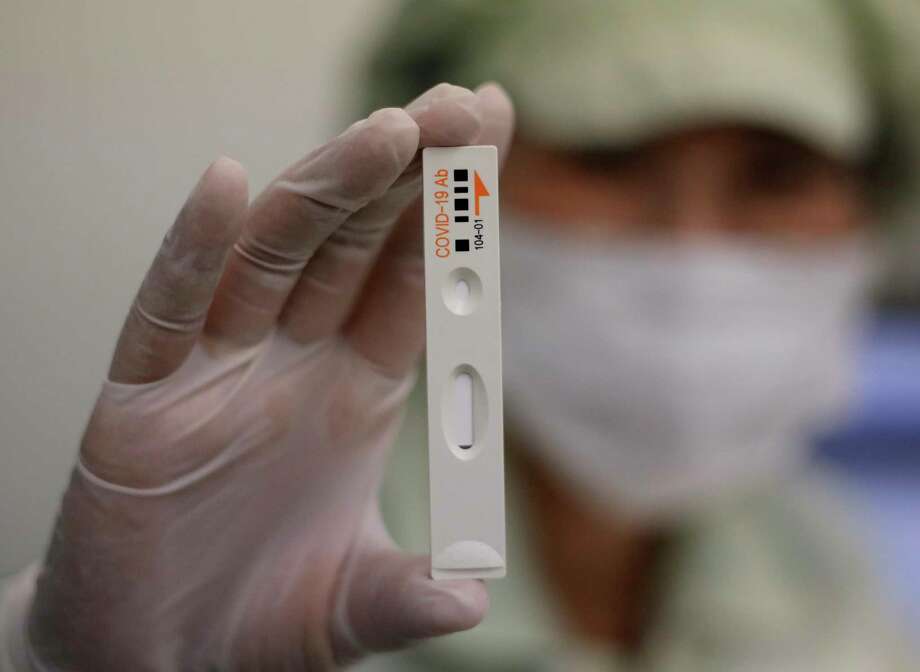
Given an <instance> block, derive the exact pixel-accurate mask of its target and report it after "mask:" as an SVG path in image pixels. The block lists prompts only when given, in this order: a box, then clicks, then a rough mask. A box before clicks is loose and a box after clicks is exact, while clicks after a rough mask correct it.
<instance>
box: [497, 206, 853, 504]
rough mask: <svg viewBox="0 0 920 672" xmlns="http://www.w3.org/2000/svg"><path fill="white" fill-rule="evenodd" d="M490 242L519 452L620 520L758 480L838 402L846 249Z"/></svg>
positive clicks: (788, 458)
mask: <svg viewBox="0 0 920 672" xmlns="http://www.w3.org/2000/svg"><path fill="white" fill-rule="evenodd" d="M538 231H539V230H538V229H536V228H535V227H533V226H527V225H524V224H522V223H517V224H516V225H515V224H513V223H512V224H511V225H509V226H506V227H505V229H504V231H503V234H502V236H503V240H502V274H503V281H502V282H503V306H504V316H505V319H504V334H505V370H504V376H505V388H506V403H507V405H508V409H509V415H510V417H511V418H512V419H513V420H515V421H516V422H517V423H518V424H519V425H520V427H521V429H522V431H523V432H525V436H524V437H523V438H524V441H525V443H526V444H527V445H528V447H530V448H532V449H533V450H535V451H538V452H539V454H540V455H541V456H542V457H543V459H544V460H545V462H546V463H547V464H548V466H550V468H552V469H554V470H555V471H556V472H557V473H558V474H559V475H560V476H562V477H564V478H566V479H568V480H569V481H570V483H571V485H572V486H573V487H574V488H575V490H576V491H577V492H580V493H583V494H584V495H585V496H586V499H587V500H588V501H591V502H594V503H598V504H601V505H603V506H604V507H607V508H609V509H610V510H612V511H614V512H616V513H617V514H618V515H621V516H624V515H625V516H629V517H644V518H648V517H660V516H667V517H670V516H673V515H674V514H677V513H680V512H687V511H689V510H691V509H695V508H697V507H698V506H699V505H701V504H703V503H705V502H707V501H709V500H711V499H712V498H714V497H719V496H724V495H725V494H727V493H729V492H731V491H734V490H740V489H744V488H750V487H751V486H752V485H753V484H754V483H755V481H757V480H763V479H769V478H775V477H776V476H777V475H778V474H780V473H783V472H785V471H786V470H788V469H789V468H790V467H791V466H793V465H795V464H796V463H798V462H799V461H800V460H801V459H802V457H803V456H804V453H805V447H806V443H807V439H806V437H807V436H808V434H809V432H810V431H811V430H814V429H816V428H817V427H818V425H819V424H820V423H822V422H826V421H828V420H829V419H830V418H831V417H832V416H834V415H835V414H836V412H839V411H840V410H841V409H842V406H843V404H844V402H845V401H846V397H847V395H846V392H847V391H848V389H849V374H850V368H851V366H852V363H853V347H854V345H855V344H854V341H855V337H856V336H857V335H858V333H859V329H858V327H859V325H860V323H861V319H860V318H861V317H862V314H863V309H864V307H865V305H866V303H867V302H866V300H865V293H866V289H867V286H868V285H869V279H870V277H871V273H870V266H871V264H870V263H869V260H870V255H869V253H868V248H867V246H866V245H864V244H856V243H854V244H850V245H848V246H841V247H839V248H835V249H834V250H832V251H826V252H811V253H807V252H793V251H780V250H768V249H765V248H763V247H758V246H755V245H753V244H751V245H745V244H743V243H738V242H733V243H728V242H707V243H705V244H691V245H679V246H678V245H671V246H669V245H667V244H665V243H657V244H655V243H645V244H643V243H633V244H629V245H625V246H624V245H621V246H616V247H614V246H612V245H610V244H607V243H593V244H592V243H581V244H574V243H571V242H563V241H560V240H558V239H553V238H550V237H548V236H544V235H543V234H540V233H539V232H538Z"/></svg>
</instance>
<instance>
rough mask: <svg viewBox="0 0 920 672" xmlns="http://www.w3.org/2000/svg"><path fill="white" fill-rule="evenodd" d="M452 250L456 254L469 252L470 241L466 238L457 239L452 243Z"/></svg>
mask: <svg viewBox="0 0 920 672" xmlns="http://www.w3.org/2000/svg"><path fill="white" fill-rule="evenodd" d="M454 250H456V251H457V252H469V251H470V241H469V240H468V239H467V238H457V240H455V241H454Z"/></svg>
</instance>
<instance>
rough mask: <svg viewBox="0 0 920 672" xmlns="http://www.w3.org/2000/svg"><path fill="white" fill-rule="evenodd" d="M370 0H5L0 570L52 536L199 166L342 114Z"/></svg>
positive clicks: (280, 158)
mask: <svg viewBox="0 0 920 672" xmlns="http://www.w3.org/2000/svg"><path fill="white" fill-rule="evenodd" d="M390 8H391V4H390V3H389V2H383V1H381V0H323V1H319V0H314V1H312V2H311V1H308V0H302V1H300V2H297V1H295V0H278V1H276V0H272V1H271V2H264V3H263V2H252V1H250V2H246V1H245V0H232V1H227V0H157V1H156V2H135V1H133V0H131V1H128V2H125V1H124V0H94V1H91V2H82V1H81V2H77V1H67V2H64V1H61V0H4V2H3V3H2V9H0V234H2V237H0V576H2V575H3V574H5V573H8V572H11V571H14V570H15V569H17V568H19V567H21V566H22V565H24V564H25V563H27V562H28V561H30V560H31V559H33V558H35V557H37V556H38V555H39V554H40V553H41V552H42V549H43V547H44V545H45V542H46V538H47V536H48V533H49V529H50V525H51V523H52V518H53V515H54V511H55V509H56V507H57V502H58V498H59V497H60V493H61V490H62V488H63V486H64V483H65V480H66V478H67V475H68V472H69V469H70V465H71V464H72V461H73V459H74V456H75V451H76V449H77V445H78V441H79V438H80V434H81V431H82V428H83V424H84V422H85V420H86V417H87V415H88V413H89V411H90V409H91V406H92V402H93V399H94V397H95V395H96V392H97V389H98V385H99V382H100V380H101V378H102V376H103V375H104V373H105V371H106V367H107V363H108V358H109V354H110V352H111V348H112V345H113V342H114V338H115V336H116V334H117V331H118V329H119V327H120V325H121V320H122V317H123V314H124V311H125V310H126V308H127V306H128V305H129V303H130V300H131V297H132V295H133V293H134V290H135V288H136V287H137V285H138V283H139V281H140V279H141V277H142V275H143V273H144V271H145V270H146V267H147V264H148V262H149V260H150V259H151V257H152V255H153V254H154V252H155V251H156V248H157V247H158V245H159V241H160V239H161V238H162V236H163V234H164V233H165V232H166V229H167V228H168V226H169V225H170V223H171V221H172V218H173V217H174V215H175V213H176V212H177V210H178V208H179V206H180V205H181V203H182V201H183V200H184V198H185V194H186V192H187V191H188V190H189V189H190V188H191V186H192V185H193V184H194V182H195V180H196V178H197V176H198V174H199V173H200V172H201V171H202V170H203V169H204V168H205V166H206V165H207V164H208V163H209V162H210V161H211V160H212V159H213V158H214V157H216V156H217V155H219V154H227V155H229V156H232V157H234V158H236V159H237V160H239V161H242V162H243V163H244V164H245V165H246V166H247V167H248V168H249V171H250V178H251V181H252V187H253V191H254V192H255V191H257V190H258V189H259V188H261V187H262V186H263V185H264V184H265V183H266V182H267V181H268V180H269V179H270V178H271V177H272V175H273V174H274V173H275V172H277V171H278V170H279V169H281V168H283V167H284V166H285V165H286V164H287V163H289V162H290V161H292V160H294V159H295V158H297V157H298V156H299V155H300V154H302V153H303V152H305V151H306V150H308V149H310V148H311V147H313V146H314V145H316V144H317V143H319V142H320V141H321V140H322V139H323V138H325V137H326V136H327V135H328V134H329V133H331V132H334V130H335V129H337V128H340V127H342V126H343V125H344V122H345V121H346V120H345V119H344V118H342V112H343V110H344V109H345V108H346V103H347V102H349V100H350V99H351V98H353V96H354V93H353V91H349V90H348V88H347V87H348V85H349V83H350V82H349V81H348V78H349V77H350V76H351V75H352V73H353V72H354V66H355V63H356V57H359V56H360V55H362V54H363V50H362V48H363V47H364V46H365V44H366V40H367V36H368V35H369V34H373V31H374V30H375V29H376V27H377V26H378V25H380V24H381V23H382V22H383V21H384V20H385V19H386V18H387V16H388V12H389V10H390Z"/></svg>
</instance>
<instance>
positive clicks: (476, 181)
mask: <svg viewBox="0 0 920 672" xmlns="http://www.w3.org/2000/svg"><path fill="white" fill-rule="evenodd" d="M480 196H491V194H490V193H489V190H488V189H486V185H484V184H483V183H482V179H480V177H479V171H478V170H474V171H473V207H474V208H475V210H476V216H477V217H478V216H479V197H480Z"/></svg>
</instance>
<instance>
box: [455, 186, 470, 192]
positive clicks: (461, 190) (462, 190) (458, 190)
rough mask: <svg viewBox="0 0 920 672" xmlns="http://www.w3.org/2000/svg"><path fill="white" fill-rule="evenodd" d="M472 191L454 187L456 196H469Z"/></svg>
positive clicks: (466, 188)
mask: <svg viewBox="0 0 920 672" xmlns="http://www.w3.org/2000/svg"><path fill="white" fill-rule="evenodd" d="M469 191H470V188H469V187H454V193H455V194H468V193H469Z"/></svg>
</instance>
